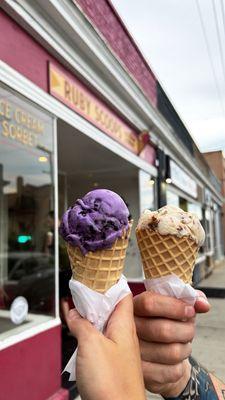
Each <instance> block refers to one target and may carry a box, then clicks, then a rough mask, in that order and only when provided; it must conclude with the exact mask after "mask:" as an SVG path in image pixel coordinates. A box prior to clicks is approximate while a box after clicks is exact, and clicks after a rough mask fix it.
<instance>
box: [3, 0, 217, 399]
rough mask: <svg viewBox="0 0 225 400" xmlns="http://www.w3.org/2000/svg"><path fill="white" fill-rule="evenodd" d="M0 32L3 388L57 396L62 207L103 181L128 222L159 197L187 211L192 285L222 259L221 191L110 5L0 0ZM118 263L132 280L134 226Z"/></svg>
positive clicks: (23, 395) (61, 394) (11, 394)
mask: <svg viewBox="0 0 225 400" xmlns="http://www.w3.org/2000/svg"><path fill="white" fill-rule="evenodd" d="M0 29H1V35H0V60H1V61H0V327H1V328H0V346H1V347H0V349H1V353H0V354H1V363H2V365H7V368H3V370H2V375H1V382H0V393H1V394H3V395H4V398H5V399H10V398H17V399H18V400H20V399H21V400H22V399H23V400H36V399H37V400H46V399H48V398H50V397H51V396H54V399H55V400H56V399H58V400H59V399H61V400H63V399H68V398H69V396H71V398H73V397H74V393H73V392H72V389H73V387H70V388H69V389H70V392H71V394H69V390H68V387H67V388H65V387H64V388H63V387H62V385H63V386H68V385H67V384H65V382H64V383H62V381H61V370H62V363H61V361H62V360H61V359H62V354H61V320H60V296H61V295H62V290H61V288H62V285H60V288H59V283H60V282H59V277H62V276H64V272H65V271H64V268H65V263H64V261H62V260H63V257H62V256H63V248H62V245H61V243H59V241H60V239H59V237H58V218H60V217H61V215H62V213H63V212H64V210H65V209H66V208H67V207H68V205H70V204H72V203H73V202H74V200H75V199H76V198H77V197H78V196H79V197H80V196H82V195H83V194H84V193H86V192H87V191H89V190H90V189H93V188H96V187H106V188H110V189H112V190H115V191H116V192H118V193H119V194H120V195H121V196H122V197H123V198H124V200H125V201H126V202H127V204H128V206H129V209H130V212H131V215H132V218H133V219H134V224H136V223H137V220H138V216H139V214H140V211H142V210H143V209H145V208H149V209H155V208H157V207H159V206H163V205H165V204H174V205H178V206H180V207H182V208H183V209H185V210H189V211H194V212H196V213H197V214H198V215H199V218H200V219H201V221H202V223H203V225H204V226H205V229H206V234H207V240H206V243H205V245H204V246H203V247H202V249H201V252H200V255H199V258H198V259H197V263H196V268H195V274H194V282H195V283H197V282H199V280H200V279H201V278H203V277H204V276H205V275H207V274H209V273H210V272H211V271H212V269H213V266H214V263H215V261H217V260H219V259H221V258H222V257H223V245H222V243H223V239H222V235H221V219H220V213H221V207H222V204H223V196H222V194H221V187H220V183H219V182H218V180H217V179H216V177H215V176H214V175H213V173H212V171H211V170H210V168H209V166H208V164H207V163H206V162H205V160H204V158H203V156H202V155H201V154H200V152H199V150H198V148H197V147H196V145H195V143H194V142H193V140H192V138H191V136H190V134H189V132H188V131H187V129H186V128H185V126H184V124H183V123H182V121H181V119H180V117H179V116H178V114H177V113H176V111H175V109H174V108H173V106H172V104H171V103H170V101H169V99H168V98H167V96H166V94H165V92H164V91H163V90H162V88H161V86H160V84H159V82H158V81H157V78H156V77H155V75H154V74H153V73H152V71H151V69H150V67H149V66H148V64H147V63H146V61H145V59H144V57H143V56H142V54H141V52H140V50H139V49H138V47H137V46H136V44H135V42H134V40H133V38H132V37H131V35H130V34H129V32H128V31H127V29H126V27H125V26H124V24H123V22H122V20H121V19H120V17H119V16H118V14H117V12H116V10H115V9H114V8H113V6H112V5H111V3H110V1H107V0H98V2H96V1H94V0H93V1H90V0H88V1H87V0H77V1H70V0H64V1H62V0H54V2H46V1H42V0H39V1H35V2H29V1H23V2H21V1H15V2H12V1H11V0H3V1H2V2H1V6H0ZM125 273H126V275H127V277H128V279H129V281H130V283H131V285H132V287H133V288H134V290H137V288H138V285H140V284H141V282H142V279H143V277H142V268H141V262H140V258H139V255H138V251H137V244H136V240H135V235H134V230H133V233H132V235H131V240H130V245H129V250H128V254H127V263H126V270H125ZM61 283H62V282H61ZM59 289H60V290H59ZM21 296H22V297H24V298H26V299H27V303H28V304H26V302H24V300H21ZM18 298H19V300H18ZM13 300H16V301H15V302H14V303H13ZM21 301H22V302H21ZM18 302H19V303H18ZM27 306H28V310H27ZM15 322H17V324H15ZM63 345H64V340H63ZM63 348H64V354H66V355H67V356H68V357H69V353H70V352H71V351H73V350H74V349H73V348H71V349H69V350H68V353H67V350H65V346H64V347H63ZM65 352H66V353H65ZM64 361H65V360H64ZM34 370H35V371H39V373H38V374H34ZM12 376H13V377H14V379H13V382H12V378H11V377H12Z"/></svg>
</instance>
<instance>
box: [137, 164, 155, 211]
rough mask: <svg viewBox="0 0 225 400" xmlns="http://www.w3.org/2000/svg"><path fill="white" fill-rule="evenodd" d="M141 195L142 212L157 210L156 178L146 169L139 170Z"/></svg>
mask: <svg viewBox="0 0 225 400" xmlns="http://www.w3.org/2000/svg"><path fill="white" fill-rule="evenodd" d="M139 197H140V212H143V211H144V210H152V211H153V210H155V207H156V190H155V179H154V177H151V175H149V174H148V173H146V172H145V171H142V170H139Z"/></svg>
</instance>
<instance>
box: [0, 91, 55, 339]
mask: <svg viewBox="0 0 225 400" xmlns="http://www.w3.org/2000/svg"><path fill="white" fill-rule="evenodd" d="M53 168H54V150H53V118H52V117H51V116H50V115H48V114H47V113H46V112H43V111H42V110H40V109H39V108H38V107H36V106H34V105H33V104H32V103H31V102H28V101H27V100H25V99H24V98H22V97H21V96H19V95H18V94H16V93H15V92H12V91H10V90H8V89H6V88H4V87H3V86H1V87H0V221H1V225H0V320H1V323H0V326H1V329H0V338H1V339H3V338H6V337H8V336H10V335H13V334H15V330H16V332H18V331H20V332H21V331H22V330H26V329H27V328H28V327H30V325H31V324H32V326H35V325H36V324H40V323H41V322H42V321H46V320H48V319H49V318H51V317H52V316H53V317H54V316H55V240H54V237H55V222H54V221H55V218H54V179H53ZM18 296H23V297H24V298H25V299H26V301H27V303H28V315H27V318H26V322H24V323H23V320H21V326H20V324H19V323H18V324H17V325H16V324H15V323H14V322H15V321H14V320H13V318H12V313H10V311H9V310H10V308H11V306H12V302H13V301H14V300H15V299H16V298H17V297H18ZM21 304H22V303H21ZM21 307H22V305H21ZM14 308H15V304H14ZM19 308H20V307H19V306H18V305H17V311H18V313H19V312H20V310H19ZM21 309H22V308H21ZM42 317H43V318H42ZM19 320H20V319H18V321H19Z"/></svg>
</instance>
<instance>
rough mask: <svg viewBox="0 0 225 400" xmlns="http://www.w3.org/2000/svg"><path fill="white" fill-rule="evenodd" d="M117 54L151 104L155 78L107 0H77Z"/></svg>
mask: <svg viewBox="0 0 225 400" xmlns="http://www.w3.org/2000/svg"><path fill="white" fill-rule="evenodd" d="M74 3H75V4H78V5H79V6H80V7H81V9H82V10H83V12H84V14H86V16H87V17H88V19H89V20H90V22H91V23H93V26H94V27H95V28H97V30H98V32H99V33H100V34H101V36H103V38H104V39H105V41H106V43H107V44H108V45H109V47H110V48H111V49H112V50H113V52H114V53H115V54H116V55H117V56H118V58H119V59H120V61H121V62H122V64H123V65H124V66H125V68H126V69H127V70H128V72H129V73H130V74H131V75H132V77H133V78H134V80H135V81H136V83H137V84H138V85H139V87H140V88H141V89H142V90H143V92H144V93H145V95H146V97H147V98H148V99H149V100H150V102H151V104H153V105H154V106H156V104H157V90H156V78H155V76H154V75H153V73H152V71H151V69H150V67H149V66H148V64H147V62H146V61H145V59H144V57H143V56H142V54H141V52H140V50H139V49H138V47H137V46H136V44H135V42H134V41H133V39H132V37H131V35H130V34H129V32H128V31H127V29H126V27H125V26H124V24H123V22H122V21H121V19H120V17H119V16H118V14H117V12H116V11H115V9H114V7H113V6H112V5H111V3H110V1H108V0H97V1H95V0H74Z"/></svg>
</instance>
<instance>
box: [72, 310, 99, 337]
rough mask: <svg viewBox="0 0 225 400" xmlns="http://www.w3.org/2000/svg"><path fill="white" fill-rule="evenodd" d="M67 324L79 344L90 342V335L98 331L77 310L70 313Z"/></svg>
mask: <svg viewBox="0 0 225 400" xmlns="http://www.w3.org/2000/svg"><path fill="white" fill-rule="evenodd" d="M66 323H67V325H68V328H69V330H70V332H71V333H72V335H73V336H75V337H76V339H77V340H78V343H79V344H81V342H83V341H86V340H88V339H89V338H90V335H91V334H92V333H93V332H95V331H96V329H95V327H94V326H93V325H92V324H91V323H90V322H89V321H88V320H87V319H85V318H82V317H81V315H80V314H79V313H78V311H77V310H76V309H75V308H74V309H72V310H70V311H69V312H68V314H67V316H66Z"/></svg>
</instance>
